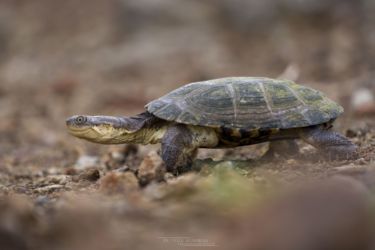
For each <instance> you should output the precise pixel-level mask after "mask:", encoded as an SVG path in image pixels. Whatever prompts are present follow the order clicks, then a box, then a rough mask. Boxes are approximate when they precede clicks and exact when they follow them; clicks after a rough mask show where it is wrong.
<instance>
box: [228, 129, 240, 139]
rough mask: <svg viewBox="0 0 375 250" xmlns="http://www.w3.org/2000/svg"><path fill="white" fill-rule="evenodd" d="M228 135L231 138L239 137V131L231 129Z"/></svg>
mask: <svg viewBox="0 0 375 250" xmlns="http://www.w3.org/2000/svg"><path fill="white" fill-rule="evenodd" d="M230 135H231V136H233V137H241V132H240V130H239V129H232V130H231V131H230Z"/></svg>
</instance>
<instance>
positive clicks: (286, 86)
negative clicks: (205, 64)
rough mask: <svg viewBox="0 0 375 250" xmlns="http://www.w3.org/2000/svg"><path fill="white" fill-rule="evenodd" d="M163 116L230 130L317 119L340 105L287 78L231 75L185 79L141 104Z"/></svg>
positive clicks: (323, 119)
mask: <svg viewBox="0 0 375 250" xmlns="http://www.w3.org/2000/svg"><path fill="white" fill-rule="evenodd" d="M146 109H147V111H148V112H150V113H152V114H153V115H155V116H157V117H159V118H161V119H164V120H168V121H175V122H178V123H183V124H191V125H200V126H209V127H225V128H230V129H260V128H278V129H288V128H297V127H307V126H312V125H316V124H322V123H325V122H328V121H330V120H333V119H335V118H336V117H337V116H339V115H340V114H341V113H342V112H343V108H342V107H341V106H340V105H338V104H337V103H335V102H333V101H332V100H330V99H328V98H327V97H326V96H325V95H324V94H323V93H321V92H319V91H317V90H314V89H311V88H308V87H304V86H301V85H298V84H296V83H294V82H291V81H287V80H275V79H270V78H256V77H231V78H221V79H215V80H209V81H203V82H195V83H190V84H187V85H185V86H182V87H180V88H178V89H176V90H174V91H172V92H170V93H168V94H166V95H165V96H163V97H161V98H159V99H157V100H154V101H152V102H150V103H149V104H147V105H146Z"/></svg>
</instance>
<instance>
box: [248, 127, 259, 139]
mask: <svg viewBox="0 0 375 250" xmlns="http://www.w3.org/2000/svg"><path fill="white" fill-rule="evenodd" d="M258 136H259V129H254V130H252V131H251V135H250V138H255V137H258Z"/></svg>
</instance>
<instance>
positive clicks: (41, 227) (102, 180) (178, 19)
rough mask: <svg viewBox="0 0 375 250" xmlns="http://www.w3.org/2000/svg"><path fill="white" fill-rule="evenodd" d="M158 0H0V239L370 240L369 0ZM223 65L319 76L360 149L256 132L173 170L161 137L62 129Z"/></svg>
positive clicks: (10, 245) (74, 243) (226, 69)
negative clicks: (331, 150) (275, 140)
mask: <svg viewBox="0 0 375 250" xmlns="http://www.w3.org/2000/svg"><path fill="white" fill-rule="evenodd" d="M157 2H158V4H154V1H151V0H142V1H130V0H123V1H118V0H108V1H98V0H95V1H91V5H90V6H86V5H85V4H84V3H80V1H74V0H69V1H49V0H37V1H33V3H29V2H28V1H2V2H1V3H0V7H1V8H0V20H1V22H0V51H1V53H2V55H3V57H2V58H1V60H0V249H57V250H59V249H64V250H65V249H69V250H70V249H87V250H89V249H90V250H91V249H93V250H95V249H179V248H193V247H194V249H206V248H207V247H214V248H218V249H375V242H374V239H373V237H372V236H373V234H374V221H373V218H374V211H375V209H374V202H373V201H374V195H375V193H374V190H375V189H374V187H375V120H374V117H375V116H374V115H375V101H374V100H375V99H374V93H375V87H374V86H375V85H374V81H375V77H374V73H373V72H374V66H373V65H374V62H373V59H372V56H371V55H372V54H373V52H374V51H375V50H374V48H375V45H374V44H375V43H374V42H373V36H372V35H371V34H373V33H374V32H373V31H374V30H375V27H374V25H373V22H371V21H372V19H373V15H372V13H373V10H374V9H375V6H374V4H373V3H372V2H371V1H367V0H361V1H351V0H346V1H340V4H338V1H335V0H330V1H317V0H304V1H294V0H284V1H278V4H272V3H274V2H275V1H273V0H267V1H262V4H260V1H241V0H236V1H233V2H236V4H235V5H234V4H229V2H228V1H217V3H215V4H214V3H213V2H211V1H207V2H206V1H205V2H204V3H203V1H194V0H187V1H184V3H180V4H176V3H174V1H167V0H159V1H157ZM231 2H232V1H231ZM337 4H338V5H337ZM337 6H339V7H337ZM250 7H251V8H250ZM271 7H272V8H271ZM336 7H337V8H336ZM51 13H53V14H51ZM67 17H69V18H67ZM229 75H230V76H239V75H252V76H260V75H262V76H268V77H275V78H276V77H279V78H287V79H292V80H296V81H297V82H300V83H303V84H305V85H307V86H310V87H313V88H316V89H319V90H321V91H323V92H324V93H326V95H327V96H329V97H330V98H332V99H333V100H335V101H337V102H338V103H340V104H341V105H343V106H344V108H345V113H344V115H343V116H341V117H340V118H339V119H338V120H337V122H336V123H335V128H334V129H335V130H337V131H339V132H341V133H343V134H346V135H347V136H348V137H349V138H350V139H351V140H352V141H353V142H354V143H356V144H357V145H358V146H359V148H360V158H359V159H357V160H353V161H325V160H323V159H322V158H321V156H320V155H319V154H318V153H317V152H316V151H315V149H314V148H312V147H311V146H309V145H306V144H304V143H302V142H299V146H300V152H299V154H298V155H297V156H296V157H292V158H287V157H285V156H283V155H277V156H276V157H275V158H274V159H263V158H262V156H263V155H264V154H265V153H266V152H267V150H268V144H267V143H265V144H260V145H255V146H249V147H242V148H236V149H227V150H200V152H199V154H198V159H197V160H196V161H195V162H194V165H193V170H192V171H191V172H189V173H186V174H183V175H181V176H178V177H176V176H173V175H171V174H170V173H166V171H165V168H164V165H163V163H162V161H161V159H160V157H159V155H158V150H159V147H158V145H153V146H140V145H119V146H105V145H96V144H91V143H89V142H84V141H81V140H79V139H76V138H73V137H71V136H70V135H68V133H67V132H66V129H65V119H66V118H67V117H68V116H70V115H73V114H78V113H85V114H107V115H131V114H137V113H139V112H141V111H142V110H143V105H144V104H146V103H147V102H148V101H150V100H152V99H154V98H157V97H159V96H161V95H163V94H165V93H167V92H168V91H170V90H173V89H174V88H176V87H179V86H181V85H183V84H184V83H188V82H192V81H197V80H203V79H212V78H218V77H223V76H229Z"/></svg>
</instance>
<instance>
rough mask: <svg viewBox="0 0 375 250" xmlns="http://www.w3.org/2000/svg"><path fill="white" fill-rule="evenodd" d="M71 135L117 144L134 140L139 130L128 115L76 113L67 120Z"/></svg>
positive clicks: (92, 140)
mask: <svg viewBox="0 0 375 250" xmlns="http://www.w3.org/2000/svg"><path fill="white" fill-rule="evenodd" d="M66 126H67V128H68V131H69V133H70V134H71V135H74V136H76V137H78V138H82V139H85V140H88V141H91V142H97V143H102V144H117V143H127V142H132V136H131V135H132V134H134V132H136V131H137V129H134V128H133V126H132V124H131V122H130V121H129V120H128V119H127V118H126V117H115V116H89V115H75V116H72V117H69V118H68V119H67V120H66Z"/></svg>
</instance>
